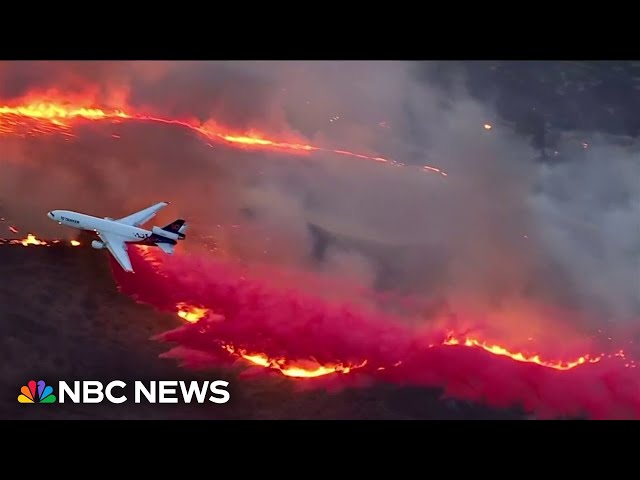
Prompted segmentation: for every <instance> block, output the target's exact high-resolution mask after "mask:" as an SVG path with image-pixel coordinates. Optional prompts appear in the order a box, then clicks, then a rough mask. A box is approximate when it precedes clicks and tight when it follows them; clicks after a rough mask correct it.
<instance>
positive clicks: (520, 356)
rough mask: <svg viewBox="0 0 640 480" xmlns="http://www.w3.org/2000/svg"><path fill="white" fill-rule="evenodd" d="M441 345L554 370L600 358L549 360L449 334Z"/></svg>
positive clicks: (582, 357) (596, 360) (569, 368)
mask: <svg viewBox="0 0 640 480" xmlns="http://www.w3.org/2000/svg"><path fill="white" fill-rule="evenodd" d="M443 345H447V346H452V345H459V346H463V347H470V348H480V349H482V350H484V351H485V352H489V353H491V354H493V355H498V356H502V357H508V358H510V359H511V360H515V361H516V362H524V363H535V364H536V365H540V366H542V367H547V368H552V369H554V370H571V369H573V368H576V367H578V366H580V365H584V364H585V363H597V362H599V361H600V360H601V359H602V356H597V357H593V358H591V357H590V356H589V355H583V356H581V357H578V358H576V359H574V360H571V361H568V362H560V361H549V360H543V359H542V358H540V355H528V354H525V353H522V352H512V351H510V350H509V349H508V348H505V347H502V346H500V345H491V344H488V343H486V342H483V341H481V340H478V339H475V338H469V337H466V338H463V339H459V338H456V337H454V336H453V335H449V337H447V338H446V339H445V340H444V342H443Z"/></svg>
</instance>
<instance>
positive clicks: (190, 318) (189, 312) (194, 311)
mask: <svg viewBox="0 0 640 480" xmlns="http://www.w3.org/2000/svg"><path fill="white" fill-rule="evenodd" d="M176 308H177V309H178V316H179V317H180V318H182V319H183V320H186V321H187V322H189V323H196V322H197V321H199V320H201V319H203V318H204V317H205V316H206V315H207V314H208V313H209V310H207V309H206V308H200V307H194V306H191V305H187V304H186V303H179V304H178V305H176Z"/></svg>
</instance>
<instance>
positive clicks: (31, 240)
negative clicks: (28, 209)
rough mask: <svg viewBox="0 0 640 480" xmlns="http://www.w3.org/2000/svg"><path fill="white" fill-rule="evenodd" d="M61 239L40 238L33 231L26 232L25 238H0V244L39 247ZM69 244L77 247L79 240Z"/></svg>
mask: <svg viewBox="0 0 640 480" xmlns="http://www.w3.org/2000/svg"><path fill="white" fill-rule="evenodd" d="M61 242H62V241H61V240H40V239H39V238H37V237H36V236H35V235H34V234H33V233H28V234H27V237H26V238H22V239H10V240H7V239H2V238H0V244H8V245H22V246H23V247H30V246H41V247H49V246H51V245H57V244H60V243H61ZM69 245H71V246H72V247H77V246H79V245H80V242H78V241H77V240H71V241H70V242H69Z"/></svg>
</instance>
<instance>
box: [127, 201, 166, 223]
mask: <svg viewBox="0 0 640 480" xmlns="http://www.w3.org/2000/svg"><path fill="white" fill-rule="evenodd" d="M167 205H169V202H160V203H156V204H155V205H152V206H150V207H148V208H145V209H144V210H140V211H139V212H136V213H132V214H131V215H129V216H127V217H122V218H120V219H118V220H116V222H120V223H124V224H126V225H132V226H134V227H139V226H140V225H142V224H143V223H147V222H148V221H149V220H151V219H152V218H153V217H155V216H156V213H158V211H159V210H160V209H161V208H164V207H166V206H167Z"/></svg>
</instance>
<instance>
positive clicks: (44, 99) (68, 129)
mask: <svg viewBox="0 0 640 480" xmlns="http://www.w3.org/2000/svg"><path fill="white" fill-rule="evenodd" d="M79 121H112V122H121V121H141V122H154V123H163V124H169V125H177V126H180V127H183V128H187V129H189V130H192V131H194V132H197V133H198V134H199V135H201V136H202V137H204V138H205V139H206V140H208V141H217V142H224V143H226V144H228V145H230V146H236V147H242V148H254V149H256V148H257V149H263V150H274V151H287V152H290V153H299V154H305V153H311V152H326V153H333V154H336V155H343V156H348V157H353V158H360V159H363V160H371V161H375V162H382V163H387V164H389V165H393V166H405V165H404V164H402V163H400V162H396V161H394V160H390V159H387V158H383V157H379V156H371V155H365V154H362V153H357V152H351V151H348V150H334V149H329V148H321V147H317V146H313V145H308V144H306V143H303V142H287V141H282V140H274V139H269V138H267V136H266V135H265V134H263V133H261V132H245V133H241V132H233V131H231V130H230V129H228V128H225V127H223V126H221V125H219V124H218V123H216V122H213V121H207V122H204V123H202V122H198V121H195V120H193V121H186V120H180V119H175V118H167V117H161V116H153V115H148V114H146V113H141V112H135V111H134V109H133V108H131V107H127V108H121V109H109V108H105V107H98V106H96V105H95V104H94V101H93V100H90V99H89V98H86V99H81V100H73V101H72V100H70V99H69V98H65V96H64V95H60V94H58V93H49V94H39V95H30V96H27V97H25V98H23V99H21V100H19V101H18V102H16V103H14V104H13V105H4V106H0V135H18V136H27V135H38V134H40V135H42V134H54V133H57V134H61V135H66V136H68V137H73V136H74V135H73V133H72V127H73V124H74V123H75V122H79ZM112 137H113V138H116V139H117V138H120V136H119V135H115V134H114V135H112ZM423 171H431V172H435V173H440V174H441V175H444V176H446V173H445V172H443V171H442V170H441V169H439V168H436V167H431V166H429V165H425V166H424V167H423Z"/></svg>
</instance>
